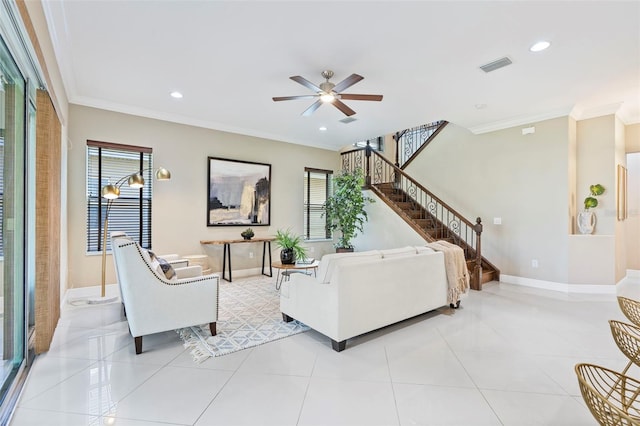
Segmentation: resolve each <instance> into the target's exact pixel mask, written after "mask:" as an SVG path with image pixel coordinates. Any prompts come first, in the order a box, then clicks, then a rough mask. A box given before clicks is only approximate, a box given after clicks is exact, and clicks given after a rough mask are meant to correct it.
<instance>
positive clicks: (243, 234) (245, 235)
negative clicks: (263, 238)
mask: <svg viewBox="0 0 640 426" xmlns="http://www.w3.org/2000/svg"><path fill="white" fill-rule="evenodd" d="M254 235H255V234H254V233H253V229H251V228H247V229H245V230H244V231H242V232H241V233H240V236H241V237H242V238H244V239H245V240H250V239H252V238H253V236H254Z"/></svg>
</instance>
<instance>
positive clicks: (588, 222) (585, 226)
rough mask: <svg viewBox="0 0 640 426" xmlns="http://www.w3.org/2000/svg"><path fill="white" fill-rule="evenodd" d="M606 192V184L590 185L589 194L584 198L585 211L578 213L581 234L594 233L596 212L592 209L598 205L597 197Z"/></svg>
mask: <svg viewBox="0 0 640 426" xmlns="http://www.w3.org/2000/svg"><path fill="white" fill-rule="evenodd" d="M602 194H604V186H602V185H600V184H599V183H597V184H595V185H591V186H589V195H587V197H586V198H585V199H584V211H582V212H580V213H578V218H577V222H578V230H579V231H580V233H581V234H592V233H593V230H594V229H595V226H596V214H595V213H594V212H592V211H591V210H590V209H594V208H596V207H598V199H597V198H596V197H598V196H600V195H602Z"/></svg>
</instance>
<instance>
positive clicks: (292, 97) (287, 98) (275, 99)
mask: <svg viewBox="0 0 640 426" xmlns="http://www.w3.org/2000/svg"><path fill="white" fill-rule="evenodd" d="M317 97H318V95H301V96H274V97H273V100H274V102H278V101H291V100H294V99H313V98H317Z"/></svg>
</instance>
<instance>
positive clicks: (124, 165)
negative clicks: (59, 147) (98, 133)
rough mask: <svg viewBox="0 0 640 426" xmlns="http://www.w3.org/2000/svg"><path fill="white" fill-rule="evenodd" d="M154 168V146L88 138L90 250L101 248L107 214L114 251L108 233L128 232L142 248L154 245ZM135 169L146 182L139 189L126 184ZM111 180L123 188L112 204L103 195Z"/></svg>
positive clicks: (88, 241)
mask: <svg viewBox="0 0 640 426" xmlns="http://www.w3.org/2000/svg"><path fill="white" fill-rule="evenodd" d="M152 169H153V159H152V150H151V148H144V147H136V146H131V145H119V144H114V143H107V142H96V141H87V252H100V251H102V239H103V227H104V220H105V218H106V216H107V214H108V215H109V221H108V229H107V247H106V249H107V250H111V242H110V238H108V235H109V234H110V233H111V232H114V231H122V232H126V233H127V235H128V236H129V237H130V238H132V239H133V240H135V241H137V242H138V243H139V244H140V245H141V246H142V247H144V248H151V195H152V193H153V173H152V172H153V170H152ZM136 172H142V177H143V178H144V182H145V183H144V186H143V187H142V188H139V189H135V188H130V187H129V185H128V184H127V180H128V176H130V175H131V174H133V173H136ZM109 183H111V184H113V185H116V186H118V187H119V188H120V196H119V197H118V198H116V199H115V200H113V201H112V202H111V206H110V207H109V204H108V200H107V199H105V198H102V196H101V191H102V187H103V186H105V185H107V184H109ZM107 209H108V210H107ZM107 211H108V213H107Z"/></svg>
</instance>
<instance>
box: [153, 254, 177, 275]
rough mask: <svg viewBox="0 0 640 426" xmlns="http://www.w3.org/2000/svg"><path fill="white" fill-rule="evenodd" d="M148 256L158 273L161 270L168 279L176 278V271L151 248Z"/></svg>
mask: <svg viewBox="0 0 640 426" xmlns="http://www.w3.org/2000/svg"><path fill="white" fill-rule="evenodd" d="M149 257H150V258H151V265H152V266H153V267H154V268H156V271H158V273H161V272H162V273H163V274H164V276H165V277H167V279H168V280H172V279H174V278H176V271H175V269H173V267H172V266H171V264H170V263H169V262H167V261H166V260H164V259H163V258H161V257H157V256H156V255H155V253H154V252H152V251H151V250H149Z"/></svg>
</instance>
